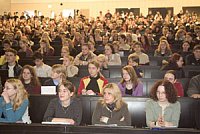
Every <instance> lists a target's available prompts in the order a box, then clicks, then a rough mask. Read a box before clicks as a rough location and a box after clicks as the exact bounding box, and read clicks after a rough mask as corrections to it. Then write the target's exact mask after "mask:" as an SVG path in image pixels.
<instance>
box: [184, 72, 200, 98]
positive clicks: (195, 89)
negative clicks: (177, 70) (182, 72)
mask: <svg viewBox="0 0 200 134" xmlns="http://www.w3.org/2000/svg"><path fill="white" fill-rule="evenodd" d="M187 94H188V96H189V97H192V98H200V74H199V75H197V76H194V77H192V78H191V80H190V83H189V86H188V91H187Z"/></svg>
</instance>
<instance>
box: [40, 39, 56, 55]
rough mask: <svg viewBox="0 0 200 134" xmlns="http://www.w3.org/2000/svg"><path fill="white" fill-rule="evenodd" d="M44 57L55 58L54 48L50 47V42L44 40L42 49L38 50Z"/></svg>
mask: <svg viewBox="0 0 200 134" xmlns="http://www.w3.org/2000/svg"><path fill="white" fill-rule="evenodd" d="M37 51H38V52H40V53H41V54H42V55H43V56H54V53H55V52H54V51H55V50H54V48H53V47H52V46H51V45H50V43H49V41H48V40H45V39H42V40H41V41H40V48H39V49H38V50H37Z"/></svg>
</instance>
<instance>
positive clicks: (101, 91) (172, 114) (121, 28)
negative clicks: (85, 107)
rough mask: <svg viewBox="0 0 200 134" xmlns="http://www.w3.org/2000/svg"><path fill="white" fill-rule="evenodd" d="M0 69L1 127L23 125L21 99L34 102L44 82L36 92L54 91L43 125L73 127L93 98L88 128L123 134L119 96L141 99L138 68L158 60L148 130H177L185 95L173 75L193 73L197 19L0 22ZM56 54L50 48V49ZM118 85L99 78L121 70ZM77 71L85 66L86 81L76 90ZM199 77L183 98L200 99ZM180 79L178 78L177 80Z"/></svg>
mask: <svg viewBox="0 0 200 134" xmlns="http://www.w3.org/2000/svg"><path fill="white" fill-rule="evenodd" d="M0 39H1V41H2V42H1V57H0V65H1V69H7V70H8V77H14V78H12V79H8V80H7V81H6V82H5V87H4V88H3V92H2V94H1V97H0V114H1V118H0V122H24V123H30V122H31V121H30V119H29V116H28V110H27V109H28V103H29V101H28V93H29V94H40V90H41V89H40V88H41V82H40V81H39V77H49V79H48V80H46V81H45V82H44V84H43V85H46V86H56V88H57V93H58V98H56V99H53V100H52V101H51V102H50V103H49V106H48V108H47V110H46V112H45V114H44V119H43V120H44V121H52V122H66V123H69V124H73V125H79V124H80V122H81V117H82V106H81V102H80V100H79V99H78V98H77V97H76V92H77V94H78V95H98V96H102V99H101V100H100V101H99V102H98V103H97V106H96V109H95V111H94V113H93V116H92V124H117V125H122V126H130V125H131V118H130V113H129V111H128V107H127V104H126V103H125V102H124V101H123V98H122V97H123V96H143V83H142V81H141V80H140V79H139V78H141V77H143V72H142V71H141V70H140V68H139V67H140V66H149V64H150V62H151V61H150V59H149V57H150V56H155V57H165V58H166V60H163V61H162V67H161V70H169V71H167V72H166V74H165V76H164V78H163V80H160V81H158V82H156V83H155V84H154V86H153V87H152V89H151V92H150V100H149V101H147V102H146V119H147V120H146V121H147V126H148V127H155V126H159V127H168V126H177V127H178V122H179V117H180V109H181V108H180V103H179V102H178V101H177V97H182V96H186V95H184V91H183V87H182V85H181V83H179V82H178V81H177V80H176V74H175V72H176V71H180V70H182V68H183V66H184V65H191V66H194V65H197V66H198V65H200V21H199V18H198V17H197V14H196V13H194V12H193V13H189V12H187V11H186V12H185V13H183V12H180V13H179V14H177V15H172V14H170V12H169V13H167V14H166V16H165V17H164V16H162V15H161V14H160V13H159V12H157V13H156V14H155V15H153V14H152V12H149V13H148V15H147V16H142V15H140V16H137V15H136V16H134V14H133V13H127V14H125V15H122V14H120V13H119V12H116V13H114V14H111V13H110V12H109V10H108V12H107V13H106V14H105V15H102V12H100V14H99V16H97V17H96V18H86V17H84V16H76V17H75V18H72V17H68V18H64V17H63V16H62V15H61V14H60V15H58V16H55V18H49V17H44V16H37V14H35V16H33V17H27V16H25V15H24V13H22V14H21V16H17V15H16V14H15V15H14V16H12V14H10V13H9V14H4V15H3V16H2V19H1V20H0ZM52 44H54V45H56V46H60V47H59V48H60V50H58V47H55V48H54V47H53V45H52ZM57 51H60V54H59V55H58V56H60V60H62V62H63V64H55V65H53V66H52V67H51V66H50V65H48V64H46V63H44V58H45V57H50V56H57V55H56V53H57ZM125 53H128V55H127V61H128V62H127V65H126V66H124V67H122V70H121V74H122V75H121V81H119V83H118V84H115V83H109V81H108V80H107V79H106V77H104V75H103V73H102V70H107V69H108V68H109V66H112V65H116V66H121V65H122V59H121V57H123V56H125ZM30 57H32V58H33V61H34V63H35V66H31V65H25V66H21V65H20V64H19V63H18V61H19V60H21V59H25V58H30ZM80 66H87V67H88V72H89V75H88V76H85V77H83V78H81V80H80V84H79V88H78V90H76V89H75V86H74V84H78V83H71V82H69V81H68V80H67V78H68V77H77V76H78V71H79V67H80ZM199 76H200V75H197V76H195V77H194V78H192V79H191V81H190V83H189V87H188V91H187V94H188V96H191V97H193V98H200V90H199V89H200V86H199V85H198V83H199V82H200V79H199ZM182 77H184V74H182Z"/></svg>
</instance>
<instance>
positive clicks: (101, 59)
mask: <svg viewBox="0 0 200 134" xmlns="http://www.w3.org/2000/svg"><path fill="white" fill-rule="evenodd" d="M96 60H97V62H98V63H99V65H100V70H101V71H102V70H108V61H107V59H106V56H105V55H103V54H99V55H98V56H97V58H96Z"/></svg>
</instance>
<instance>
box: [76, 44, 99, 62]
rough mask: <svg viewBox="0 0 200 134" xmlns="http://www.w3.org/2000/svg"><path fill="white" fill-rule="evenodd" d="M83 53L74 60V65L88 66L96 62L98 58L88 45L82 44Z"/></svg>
mask: <svg viewBox="0 0 200 134" xmlns="http://www.w3.org/2000/svg"><path fill="white" fill-rule="evenodd" d="M81 50H82V52H80V53H79V54H78V55H77V56H76V57H75V59H74V64H75V65H77V66H80V65H87V64H88V62H90V61H92V60H94V58H96V54H94V53H93V52H92V51H90V49H89V45H88V43H85V44H82V46H81Z"/></svg>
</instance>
